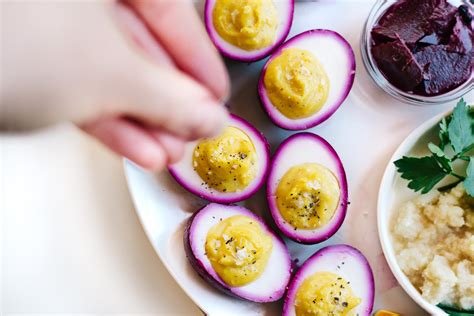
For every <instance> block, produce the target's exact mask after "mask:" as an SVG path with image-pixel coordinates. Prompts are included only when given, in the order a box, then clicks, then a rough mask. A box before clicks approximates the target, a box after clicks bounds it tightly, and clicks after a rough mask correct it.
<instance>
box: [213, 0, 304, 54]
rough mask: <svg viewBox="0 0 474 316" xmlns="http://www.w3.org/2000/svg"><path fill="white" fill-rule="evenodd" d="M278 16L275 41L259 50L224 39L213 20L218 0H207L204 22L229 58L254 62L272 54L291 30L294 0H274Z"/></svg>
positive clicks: (216, 43)
mask: <svg viewBox="0 0 474 316" xmlns="http://www.w3.org/2000/svg"><path fill="white" fill-rule="evenodd" d="M273 3H274V5H275V8H276V11H277V16H278V27H277V30H276V36H275V41H274V42H273V44H272V45H270V46H268V47H264V48H261V49H258V50H252V51H247V50H244V49H242V48H239V47H237V46H235V45H233V44H231V43H229V42H227V41H226V40H224V39H223V38H222V37H221V36H220V35H219V33H218V32H217V31H216V29H215V28H214V23H213V20H212V12H213V10H214V6H215V4H216V0H206V5H205V7H204V23H205V25H206V30H207V33H208V34H209V37H210V38H211V40H212V42H213V43H214V45H215V46H216V47H217V49H218V50H219V52H220V53H221V54H222V55H224V56H225V57H227V58H230V59H234V60H238V61H243V62H253V61H257V60H260V59H263V58H265V57H267V56H268V55H270V54H271V52H272V51H274V50H275V48H277V47H278V46H280V44H281V43H283V41H284V40H285V39H286V37H287V36H288V33H289V32H290V28H291V24H292V22H293V11H294V7H295V3H294V0H278V1H273Z"/></svg>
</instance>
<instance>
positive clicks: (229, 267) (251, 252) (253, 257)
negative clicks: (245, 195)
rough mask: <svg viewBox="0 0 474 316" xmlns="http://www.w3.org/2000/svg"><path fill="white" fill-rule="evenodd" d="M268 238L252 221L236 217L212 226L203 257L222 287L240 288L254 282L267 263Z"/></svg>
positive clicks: (270, 240)
mask: <svg viewBox="0 0 474 316" xmlns="http://www.w3.org/2000/svg"><path fill="white" fill-rule="evenodd" d="M272 247H273V244H272V237H271V236H270V235H269V234H268V233H266V232H264V230H263V229H262V227H261V225H260V223H259V222H257V221H256V220H255V219H253V218H250V217H247V216H244V215H236V216H232V217H229V218H226V219H225V220H223V221H220V222H219V223H218V224H216V225H214V226H213V227H212V228H211V229H210V230H209V232H208V234H207V238H206V245H205V248H206V256H207V257H208V259H209V261H210V262H211V265H212V267H213V268H214V271H216V273H217V274H218V275H219V277H220V278H221V279H222V281H224V282H225V283H226V284H228V285H230V286H242V285H245V284H248V283H250V282H252V281H254V280H255V279H257V278H258V277H259V276H260V275H261V274H262V272H263V271H264V270H265V267H266V265H267V263H268V258H269V257H270V254H271V251H272Z"/></svg>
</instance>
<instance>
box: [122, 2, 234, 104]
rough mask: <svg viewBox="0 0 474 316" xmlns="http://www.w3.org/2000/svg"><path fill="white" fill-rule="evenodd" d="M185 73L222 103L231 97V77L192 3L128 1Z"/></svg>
mask: <svg viewBox="0 0 474 316" xmlns="http://www.w3.org/2000/svg"><path fill="white" fill-rule="evenodd" d="M126 2H127V3H128V4H129V5H130V6H131V7H133V8H134V9H135V10H136V12H137V13H138V14H139V15H140V16H141V17H142V18H143V20H144V21H145V23H146V24H147V25H148V27H149V28H150V30H151V31H152V32H153V34H154V35H155V37H156V38H157V40H158V41H159V42H160V44H161V45H162V46H163V48H164V49H165V50H166V51H167V53H168V54H169V55H170V56H171V57H172V58H173V60H174V62H175V64H176V65H177V66H178V67H179V68H180V69H181V70H183V71H184V72H186V73H188V74H190V75H191V76H192V77H193V78H195V79H196V80H198V81H199V82H201V83H202V84H204V85H205V86H207V87H208V89H210V90H211V91H212V92H213V94H214V96H215V97H216V98H217V99H219V100H224V99H225V98H227V95H228V93H229V78H228V74H227V71H226V69H225V66H224V64H223V62H222V59H221V58H220V56H219V54H218V53H217V51H216V49H215V48H214V46H213V45H212V43H211V41H210V39H209V37H208V35H207V34H206V31H205V29H204V27H203V25H202V22H201V21H200V19H199V17H198V15H197V13H196V10H195V9H194V7H193V6H192V3H191V1H175V0H159V1H150V0H127V1H126Z"/></svg>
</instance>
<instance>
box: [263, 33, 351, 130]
mask: <svg viewBox="0 0 474 316" xmlns="http://www.w3.org/2000/svg"><path fill="white" fill-rule="evenodd" d="M354 76H355V58H354V52H353V51H352V48H351V46H350V44H349V43H348V42H347V41H346V40H345V39H344V38H343V37H342V36H341V35H340V34H338V33H336V32H334V31H330V30H310V31H306V32H304V33H301V34H299V35H296V36H295V37H293V38H291V39H289V40H288V41H287V42H285V43H284V44H283V45H282V46H281V47H279V48H278V50H276V51H275V52H274V53H273V54H272V56H271V57H270V59H269V60H268V61H267V62H266V64H265V66H264V67H263V70H262V73H261V76H260V81H259V84H258V94H259V96H260V101H261V103H262V106H263V108H264V109H265V111H266V112H267V114H268V116H269V117H270V119H271V120H272V121H273V122H274V123H275V124H276V125H278V126H280V127H281V128H285V129H288V130H301V129H307V128H310V127H313V126H316V125H318V124H320V123H322V122H324V121H325V120H327V119H328V118H329V117H330V116H331V115H332V114H334V112H335V111H336V110H337V109H338V108H339V107H340V106H341V104H342V103H343V102H344V100H345V99H346V97H347V95H348V94H349V91H350V90H351V88H352V84H353V82H354Z"/></svg>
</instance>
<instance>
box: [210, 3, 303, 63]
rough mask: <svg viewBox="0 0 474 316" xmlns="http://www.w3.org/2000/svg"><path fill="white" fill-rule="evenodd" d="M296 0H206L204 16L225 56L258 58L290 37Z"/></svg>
mask: <svg viewBox="0 0 474 316" xmlns="http://www.w3.org/2000/svg"><path fill="white" fill-rule="evenodd" d="M293 10H294V0H206V4H205V8H204V15H205V16H204V20H205V25H206V29H207V32H208V33H209V36H210V38H211V40H212V41H213V43H214V45H215V46H216V47H217V49H218V50H219V51H220V52H221V53H222V54H223V55H224V56H226V57H229V58H231V59H235V60H240V61H246V62H251V61H256V60H259V59H262V58H264V57H266V56H268V55H269V54H270V53H271V52H272V51H273V50H274V49H275V48H276V47H278V46H279V45H280V44H281V43H282V42H283V41H284V40H285V38H286V37H287V35H288V32H289V31H290V27H291V23H292V21H293Z"/></svg>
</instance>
